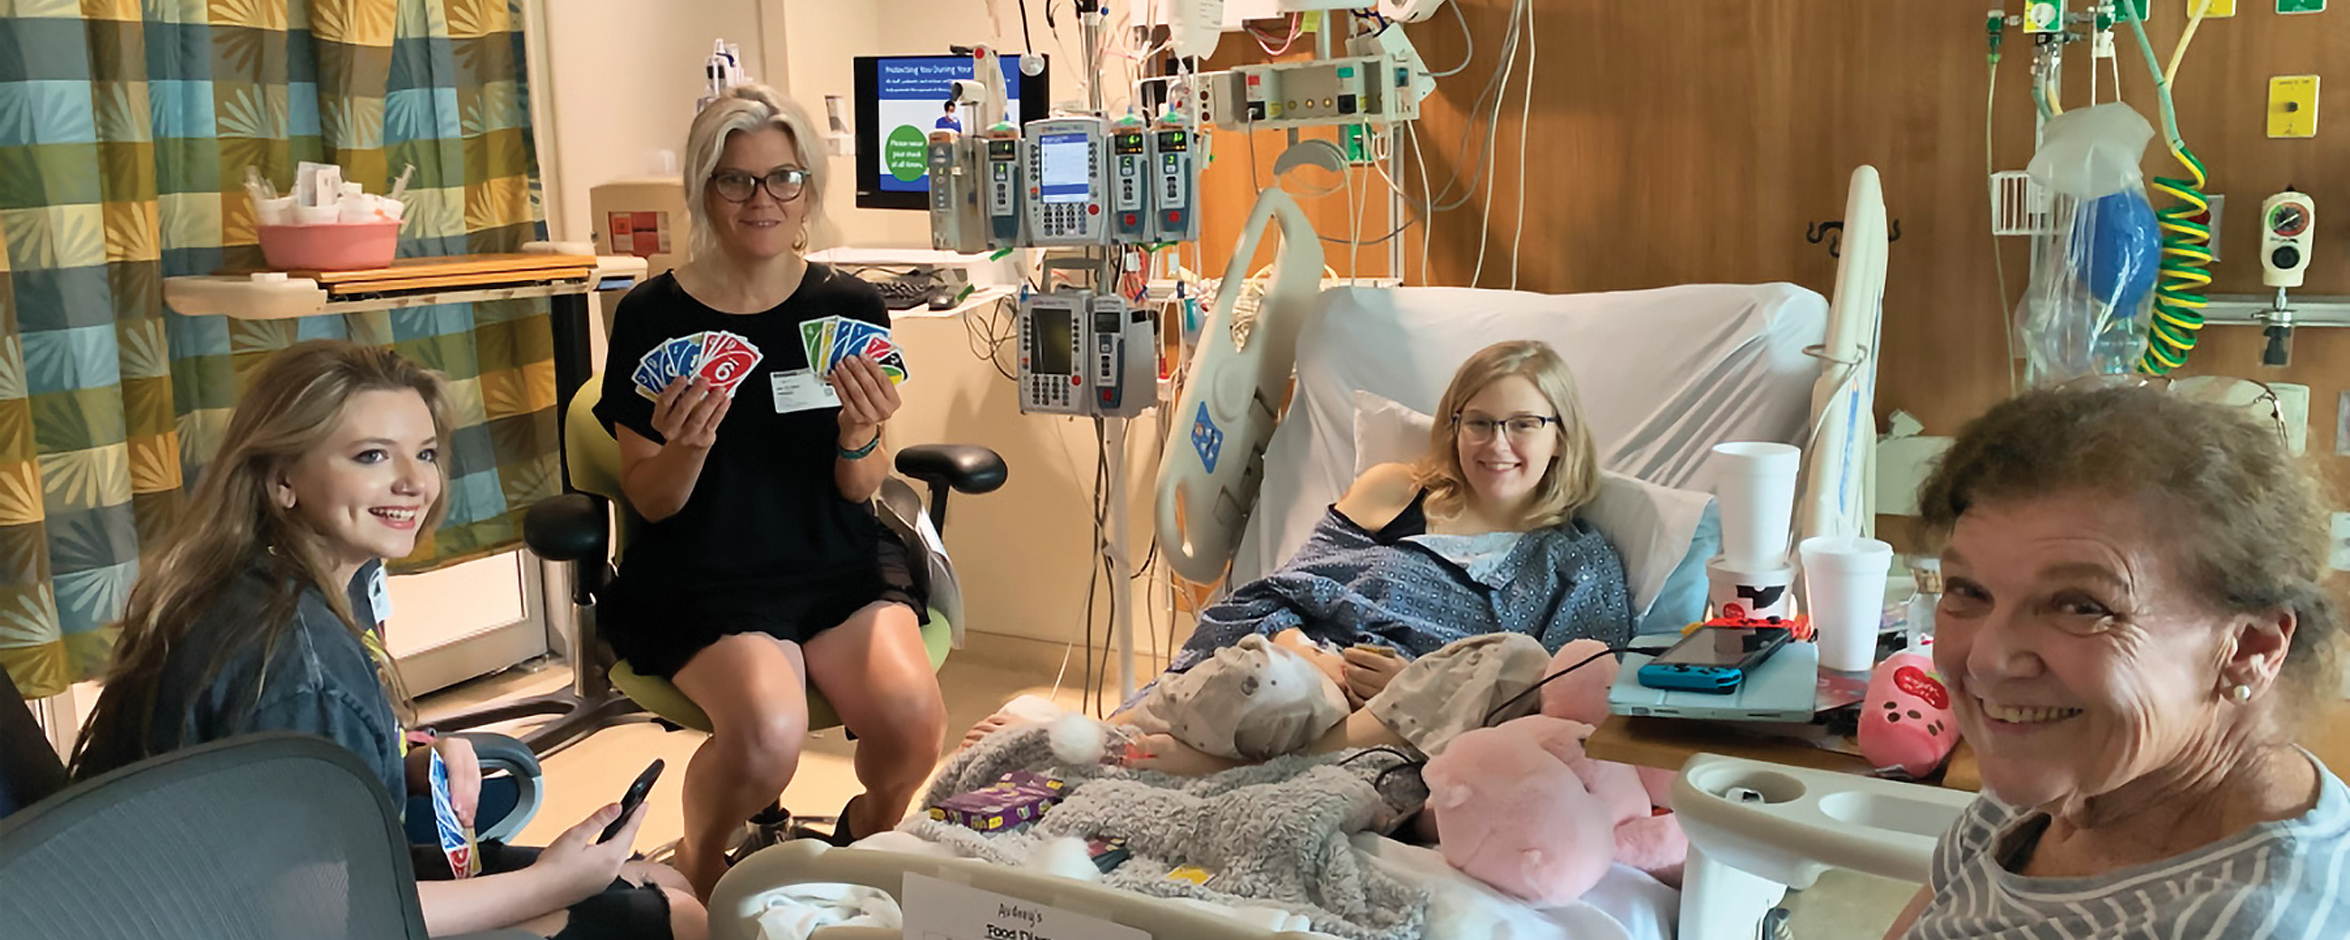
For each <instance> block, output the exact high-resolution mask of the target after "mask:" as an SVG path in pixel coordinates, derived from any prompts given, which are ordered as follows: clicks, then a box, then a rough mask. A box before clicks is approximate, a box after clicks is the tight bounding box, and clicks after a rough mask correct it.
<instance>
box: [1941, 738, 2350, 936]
mask: <svg viewBox="0 0 2350 940" xmlns="http://www.w3.org/2000/svg"><path fill="white" fill-rule="evenodd" d="M2310 762H2311V763H2316V762H2317V758H2315V757H2311V758H2310ZM2318 776H2319V778H2320V784H2319V793H2318V798H2317V805H2316V806H2313V807H2311V808H2310V810H2309V812H2307V813H2303V814H2302V815H2301V816H2299V817H2298V818H2294V819H2286V820H2280V821H2277V822H2270V823H2261V824H2259V825H2256V826H2253V827H2251V828H2248V829H2246V830H2244V831H2243V832H2239V833H2236V834H2235V835H2233V836H2229V837H2228V838H2225V839H2222V840H2220V841H2218V842H2215V843H2212V844H2211V845H2207V846H2204V847H2203V848H2200V849H2196V850H2195V851H2192V852H2189V853H2187V854H2185V855H2181V856H2178V857H2177V858H2172V859H2166V860H2164V861H2160V862H2155V863H2152V864H2148V865H2139V866H2136V867H2133V868H2125V869H2122V870H2120V871H2114V872H2108V873H2106V874H2103V875H2098V876H2095V877H2089V878H2029V877H2025V876H2023V875H2018V874H2016V873H2014V872H2012V871H2009V870H2008V868H2007V867H2006V866H2005V865H2003V864H2002V862H2003V861H2007V860H2020V859H2022V858H2023V857H2025V856H2026V854H2028V853H2027V852H2026V850H2028V849H2029V848H2030V846H2031V845H2032V843H2033V841H2034V840H2037V839H2038V838H2039V834H2040V832H2041V831H2043V829H2044V828H2045V826H2044V820H2045V818H2046V817H2045V816H2044V815H2042V814H2040V813H2038V812H2035V811H2026V810H2022V809H2017V808H2015V807H2012V806H2008V805H2006V804H2003V803H2000V802H1999V801H1997V800H1995V799H1992V798H1991V797H1990V796H1984V797H1983V798H1981V799H1978V800H1976V801H1975V802H1974V804H1973V805H1971V806H1969V807H1967V810H1966V812H1965V813H1963V814H1961V815H1960V816H1959V818H1958V822H1957V823H1956V824H1955V825H1953V826H1951V828H1950V832H1949V833H1947V834H1945V835H1944V836H1943V837H1942V842H1941V844H1940V845H1939V846H1937V847H1936V848H1935V849H1934V872H1933V877H1932V881H1931V882H1930V883H1929V885H1928V887H1930V888H1931V889H1933V892H1934V899H1933V902H1932V903H1931V904H1929V905H1928V906H1927V907H1926V910H1925V912H1924V913H1923V914H1922V915H1920V916H1919V917H1918V920H1917V923H1916V924H1915V925H1914V926H1912V927H1911V928H1910V931H1909V933H1908V934H1906V935H1905V940H2089V938H2092V937H2094V938H2098V940H2106V938H2130V940H2140V938H2142V940H2188V938H2195V940H2203V938H2226V940H2268V938H2276V940H2342V938H2345V937H2350V884H2346V882H2350V790H2346V789H2345V788H2344V787H2343V784H2342V779H2341V778H2340V777H2336V776H2334V775H2333V774H2332V773H2330V772H2328V771H2327V770H2326V769H2325V766H2324V765H2323V764H2319V765H2318Z"/></svg>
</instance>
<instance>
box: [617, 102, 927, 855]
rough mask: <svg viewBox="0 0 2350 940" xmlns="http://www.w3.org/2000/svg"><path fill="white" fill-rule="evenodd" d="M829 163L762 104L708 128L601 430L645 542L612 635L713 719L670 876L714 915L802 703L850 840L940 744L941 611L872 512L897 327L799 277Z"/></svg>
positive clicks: (913, 783)
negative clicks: (823, 737)
mask: <svg viewBox="0 0 2350 940" xmlns="http://www.w3.org/2000/svg"><path fill="white" fill-rule="evenodd" d="M822 145H823V140H822V138H821V137H820V136H818V134H817V131H816V129H815V127H814V125H812V124H811V123H810V121H809V119H808V115H807V112H806V111H805V110H804V109H802V108H801V107H800V106H799V105H798V104H797V103H794V102H792V101H791V100H789V99H786V98H784V97H782V96H780V95H778V94H776V93H775V92H774V91H773V90H771V89H768V88H766V87H764V86H759V85H744V86H738V87H736V88H733V89H730V90H729V91H727V93H726V94H725V95H723V96H721V97H719V98H718V99H717V100H715V101H713V102H711V103H710V105H709V106H707V107H705V108H703V109H702V112H701V114H700V115H698V116H696V117H695V119H694V123H693V128H692V130H691V132H690V134H689V136H688V139H687V142H686V160H685V163H686V170H685V191H686V206H687V208H688V211H689V212H690V213H691V215H692V217H693V230H692V237H693V246H694V253H693V260H692V261H691V262H689V263H687V264H686V265H685V266H683V267H681V268H678V269H677V270H675V271H671V272H668V273H665V274H662V275H660V276H658V277H655V278H652V279H651V280H648V281H646V282H645V283H644V284H641V285H639V286H638V287H637V288H636V289H635V290H633V291H630V292H629V294H628V296H627V297H626V298H624V299H623V300H622V301H621V302H620V306H619V309H618V311H617V312H616V314H615V316H614V320H613V324H612V345H611V349H610V351H609V353H610V354H609V356H607V358H606V360H605V361H606V366H605V372H604V387H603V398H602V400H601V401H600V402H599V403H598V405H597V407H596V416H597V417H598V418H600V419H602V420H603V423H604V425H605V427H607V428H610V429H612V431H613V436H614V437H615V438H617V439H618V440H619V442H620V458H621V468H622V473H621V486H622V489H623V490H625V492H626V495H627V497H628V501H629V504H630V506H631V507H632V508H633V509H634V510H635V511H636V513H637V514H638V515H639V516H641V517H643V519H644V520H645V523H646V524H645V525H644V526H643V527H642V528H641V529H640V530H639V531H638V532H637V533H635V535H634V536H633V537H632V541H631V542H630V544H629V546H628V552H627V555H626V557H625V560H624V561H623V562H622V564H621V567H620V575H619V577H618V579H617V580H616V581H615V582H614V584H613V586H612V589H611V591H609V592H608V593H607V596H606V597H605V598H603V599H602V600H601V602H600V608H601V609H600V623H601V625H602V627H603V629H604V635H605V636H606V637H607V638H609V639H610V641H611V643H612V646H613V649H614V651H615V652H617V653H619V655H620V656H621V657H622V658H623V659H626V660H627V661H628V663H629V665H630V667H631V668H633V669H635V670H636V671H637V672H639V673H642V674H646V675H654V676H665V677H668V678H669V680H670V681H671V682H673V683H675V684H676V686H677V688H678V690H679V691H681V692H683V693H685V695H686V696H687V697H688V698H691V699H693V701H694V703H695V704H697V705H699V706H701V708H702V710H703V711H704V712H706V713H708V714H709V716H710V723H711V726H712V733H711V736H710V739H709V740H708V741H706V742H704V743H703V745H702V747H701V749H700V750H699V751H697V752H696V753H695V754H694V758H693V761H692V763H691V764H690V765H688V766H687V768H686V777H685V814H686V827H685V837H684V839H683V841H682V842H681V843H680V844H679V845H678V848H677V855H676V858H675V864H676V865H677V867H678V870H680V871H682V872H684V873H685V875H686V877H687V878H688V879H689V880H691V881H692V883H693V885H694V887H695V888H696V889H697V890H698V891H700V892H701V893H702V895H703V896H704V897H707V896H708V894H709V891H710V888H711V887H712V886H713V885H715V884H716V883H717V881H718V876H719V875H720V874H722V873H723V872H724V870H725V865H726V862H725V855H724V853H725V851H726V848H727V842H728V840H729V838H730V837H731V836H732V834H733V833H734V832H735V831H736V830H737V829H738V828H739V827H740V826H741V824H742V822H743V820H745V819H748V818H749V817H750V816H751V814H753V813H755V812H758V811H759V810H761V809H763V808H765V807H766V806H767V805H768V804H769V803H770V802H771V801H773V800H774V799H775V797H776V795H777V794H779V793H781V792H783V789H784V787H785V786H786V785H787V784H789V783H790V782H791V779H792V774H793V772H794V771H795V770H797V769H798V766H799V759H800V747H801V743H802V741H803V739H804V738H805V737H806V736H807V732H808V703H807V691H806V689H807V683H810V682H813V683H815V684H816V687H817V688H818V689H820V690H822V691H823V693H824V696H825V698H826V699H827V700H829V701H830V702H831V703H832V706H833V708H834V709H835V710H836V711H838V712H839V713H840V716H841V719H842V721H843V722H845V723H846V724H847V725H848V728H849V730H850V731H851V732H854V733H855V734H856V736H857V757H856V771H857V779H858V780H859V782H861V783H863V784H864V787H865V792H864V793H863V794H861V795H859V796H858V797H857V798H856V799H854V800H851V801H850V802H849V805H848V806H847V807H846V808H845V809H843V810H842V813H841V817H842V818H841V822H840V825H839V827H838V832H836V833H835V836H834V838H835V841H846V840H847V839H849V838H853V837H855V836H860V835H865V834H870V833H874V832H880V831H884V830H887V829H889V828H891V827H894V826H895V825H897V823H898V820H899V819H900V818H901V817H902V816H904V814H905V810H906V805H907V804H908V803H909V802H911V801H912V800H913V798H914V795H915V791H916V790H917V789H918V788H919V787H920V786H921V785H922V782H923V780H924V778H925V777H927V776H928V774H929V772H930V769H931V767H932V766H933V765H934V764H935V763H936V762H937V759H938V751H939V744H940V742H941V741H942V740H943V738H944V736H945V728H946V706H945V702H944V700H943V699H942V698H941V697H940V695H939V689H938V680H937V677H936V676H935V675H934V674H933V673H932V671H931V667H930V657H929V655H928V653H927V652H926V651H925V649H924V647H923V643H922V634H921V627H922V622H923V618H924V617H925V616H926V614H925V613H924V611H925V610H926V605H925V604H924V602H923V599H922V598H921V597H920V596H918V593H917V590H916V588H915V587H914V583H913V577H912V575H911V573H910V570H909V568H908V554H907V551H906V549H905V547H904V546H903V545H901V544H899V543H898V541H897V540H896V539H895V538H894V537H892V536H891V535H890V534H889V533H888V532H887V531H886V530H884V529H883V527H882V525H881V523H880V521H879V520H878V519H877V518H875V516H874V514H873V510H872V508H871V500H872V498H873V496H874V494H875V492H877V491H878V490H879V489H880V487H881V483H882V479H883V477H884V475H885V474H886V473H887V472H888V469H889V460H888V456H889V455H888V449H887V448H886V447H885V446H883V441H882V425H883V423H884V422H886V421H888V420H889V418H890V416H891V415H893V414H895V413H896V412H897V410H898V394H897V390H896V387H895V385H894V384H893V380H895V379H897V378H900V377H902V376H903V375H904V365H903V362H902V360H900V359H899V358H898V357H897V356H896V355H895V353H894V351H892V350H890V348H889V346H888V341H887V331H888V328H889V314H888V310H887V308H886V307H884V306H883V304H882V300H881V294H880V292H879V291H877V290H875V289H874V288H873V286H872V285H870V284H867V283H866V282H864V281H862V280H860V279H858V278H855V277H852V276H848V275H844V274H839V273H836V272H834V271H833V270H832V269H831V268H828V267H826V266H824V265H821V264H815V263H811V262H810V261H808V260H807V258H806V256H805V254H804V252H806V250H807V248H808V244H809V241H810V235H811V232H813V231H815V230H816V229H818V228H819V227H820V226H821V225H822V220H823V201H822V200H823V194H824V191H825V183H826V180H827V178H828V177H827V173H826V161H825V152H824V150H823V146H822ZM877 339H878V340H879V342H878V343H876V342H875V341H876V340H877ZM852 347H853V348H852ZM876 357H878V358H879V359H880V360H881V361H879V362H876V361H875V358H876Z"/></svg>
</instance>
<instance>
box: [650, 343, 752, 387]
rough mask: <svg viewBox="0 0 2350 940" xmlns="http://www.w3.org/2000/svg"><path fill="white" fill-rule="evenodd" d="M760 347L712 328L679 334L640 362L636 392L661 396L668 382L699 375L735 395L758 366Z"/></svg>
mask: <svg viewBox="0 0 2350 940" xmlns="http://www.w3.org/2000/svg"><path fill="white" fill-rule="evenodd" d="M760 358H761V357H760V355H759V347H757V346H753V345H751V341H750V340H747V339H744V338H742V337H740V336H736V335H735V334H733V333H729V332H726V331H725V330H709V331H707V332H702V333H695V334H693V335H691V336H680V337H677V338H676V339H672V340H669V341H668V342H665V343H661V344H659V345H657V346H654V347H653V348H652V349H651V350H649V351H647V352H646V353H645V355H644V358H643V359H640V360H638V361H637V366H636V372H635V373H634V374H633V377H634V379H635V381H636V393H637V394H639V395H643V396H645V397H646V398H659V397H661V391H662V390H663V389H666V388H668V387H669V383H671V382H673V381H676V380H677V379H679V378H694V377H699V378H701V379H702V380H703V381H706V382H708V383H710V386H711V387H712V388H715V389H717V390H718V391H721V392H725V393H727V394H730V395H731V394H733V393H734V388H735V386H737V385H741V384H742V383H743V380H744V379H747V378H749V377H750V375H751V370H752V369H754V368H757V367H758V365H759V360H760Z"/></svg>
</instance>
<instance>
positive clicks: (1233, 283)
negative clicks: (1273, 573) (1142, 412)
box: [1158, 189, 1322, 584]
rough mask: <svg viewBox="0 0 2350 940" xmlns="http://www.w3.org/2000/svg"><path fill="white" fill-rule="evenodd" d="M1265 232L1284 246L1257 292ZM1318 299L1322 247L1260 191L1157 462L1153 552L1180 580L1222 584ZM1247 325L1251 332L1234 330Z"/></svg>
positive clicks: (1280, 196) (1284, 200)
mask: <svg viewBox="0 0 2350 940" xmlns="http://www.w3.org/2000/svg"><path fill="white" fill-rule="evenodd" d="M1268 223H1274V224H1276V225H1277V228H1278V230H1279V233H1280V235H1281V245H1280V248H1279V250H1278V252H1277V253H1276V254H1275V255H1274V258H1273V269H1272V275H1271V281H1270V283H1268V284H1267V285H1265V287H1264V288H1262V290H1259V289H1258V288H1256V287H1255V286H1253V285H1251V284H1250V283H1249V276H1248V275H1249V264H1250V263H1251V262H1253V261H1254V260H1255V259H1256V254H1257V243H1258V241H1259V240H1261V239H1263V238H1264V235H1265V229H1266V226H1267V225H1268ZM1321 292H1322V239H1321V238H1320V237H1319V236H1317V235H1315V234H1314V226H1313V223H1312V222H1311V221H1310V220H1308V219H1307V218H1306V214H1305V211H1304V210H1302V209H1299V208H1298V206H1297V201H1296V200H1293V199H1291V198H1289V194H1288V193H1285V192H1282V191H1281V190H1279V189H1268V190H1265V191H1264V192H1263V193H1261V194H1259V195H1258V196H1257V204H1256V208H1254V209H1253V210H1251V211H1250V212H1249V216H1248V224H1247V225H1245V226H1243V227H1242V228H1241V232H1240V243H1239V244H1238V245H1236V246H1234V247H1233V249H1232V261H1231V263H1229V264H1227V265H1225V267H1224V279H1223V280H1222V281H1221V282H1218V286H1217V288H1216V306H1215V307H1214V308H1213V309H1212V310H1211V311H1210V312H1209V314H1208V322H1207V324H1206V325H1205V326H1204V327H1202V328H1201V330H1200V339H1199V343H1200V348H1199V349H1198V351H1196V352H1194V353H1193V354H1192V360H1191V372H1190V375H1189V381H1187V382H1185V383H1184V389H1183V400H1182V402H1181V403H1179V404H1177V405H1176V406H1175V415H1174V417H1175V422H1174V427H1175V433H1174V435H1173V439H1172V440H1169V441H1167V442H1166V446H1165V447H1164V448H1162V449H1163V450H1164V451H1165V454H1166V456H1165V457H1163V458H1161V460H1160V461H1159V493H1158V531H1159V549H1160V551H1162V552H1165V553H1166V556H1167V563H1168V565H1169V566H1170V567H1172V568H1174V569H1175V573H1176V574H1179V575H1182V576H1183V577H1184V578H1185V579H1186V580H1189V581H1193V582H1196V583H1199V584H1209V583H1213V582H1214V581H1216V580H1217V579H1219V578H1222V577H1223V576H1224V571H1225V568H1226V566H1227V565H1229V564H1230V563H1231V561H1232V550H1233V549H1234V548H1235V547H1237V546H1239V544H1240V534H1241V530H1242V529H1243V528H1244V527H1246V526H1247V525H1248V517H1249V513H1251V512H1254V511H1255V510H1256V508H1257V491H1258V485H1259V484H1261V483H1263V482H1264V478H1265V474H1264V469H1263V461H1264V457H1265V445H1266V444H1267V443H1269V442H1271V441H1272V439H1273V429H1274V428H1276V427H1279V426H1280V424H1281V414H1280V408H1281V407H1282V405H1283V403H1284V402H1286V401H1287V400H1288V398H1289V380H1290V375H1291V374H1292V373H1293V372H1294V371H1295V369H1296V366H1297V334H1298V330H1299V329H1301V328H1302V327H1304V325H1305V315H1306V312H1307V310H1308V308H1310V307H1311V306H1312V305H1313V303H1314V298H1315V297H1316V296H1318V295H1320V294H1321ZM1243 303H1248V304H1251V305H1253V306H1254V307H1255V308H1256V309H1255V314H1254V317H1253V318H1250V317H1242V316H1240V315H1241V314H1243V313H1246V312H1247V311H1246V310H1244V309H1243V308H1242V306H1241V305H1242V304H1243ZM1243 319H1245V320H1248V321H1249V325H1248V326H1247V328H1246V329H1245V330H1236V329H1234V327H1235V324H1236V321H1237V320H1243ZM1226 360H1230V361H1226ZM1211 376H1212V377H1213V378H1212V379H1211V378H1210V377H1211Z"/></svg>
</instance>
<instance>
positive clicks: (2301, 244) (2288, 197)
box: [2260, 189, 2317, 287]
mask: <svg viewBox="0 0 2350 940" xmlns="http://www.w3.org/2000/svg"><path fill="white" fill-rule="evenodd" d="M2260 217H2261V222H2262V225H2261V232H2260V280H2261V283H2264V284H2267V285H2268V286H2270V287H2299V286H2301V278H2302V275H2304V274H2306V273H2308V271H2309V245H2310V242H2312V241H2314V240H2315V238H2314V236H2313V232H2314V230H2315V228H2316V226H2317V204H2316V203H2314V202H2312V201H2311V200H2310V198H2309V194H2307V193H2297V192H2294V191H2292V190H2290V189H2288V190H2285V191H2284V192H2281V193H2278V194H2276V195H2274V196H2270V197H2268V202H2267V203H2265V204H2263V205H2262V206H2261V207H2260Z"/></svg>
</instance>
